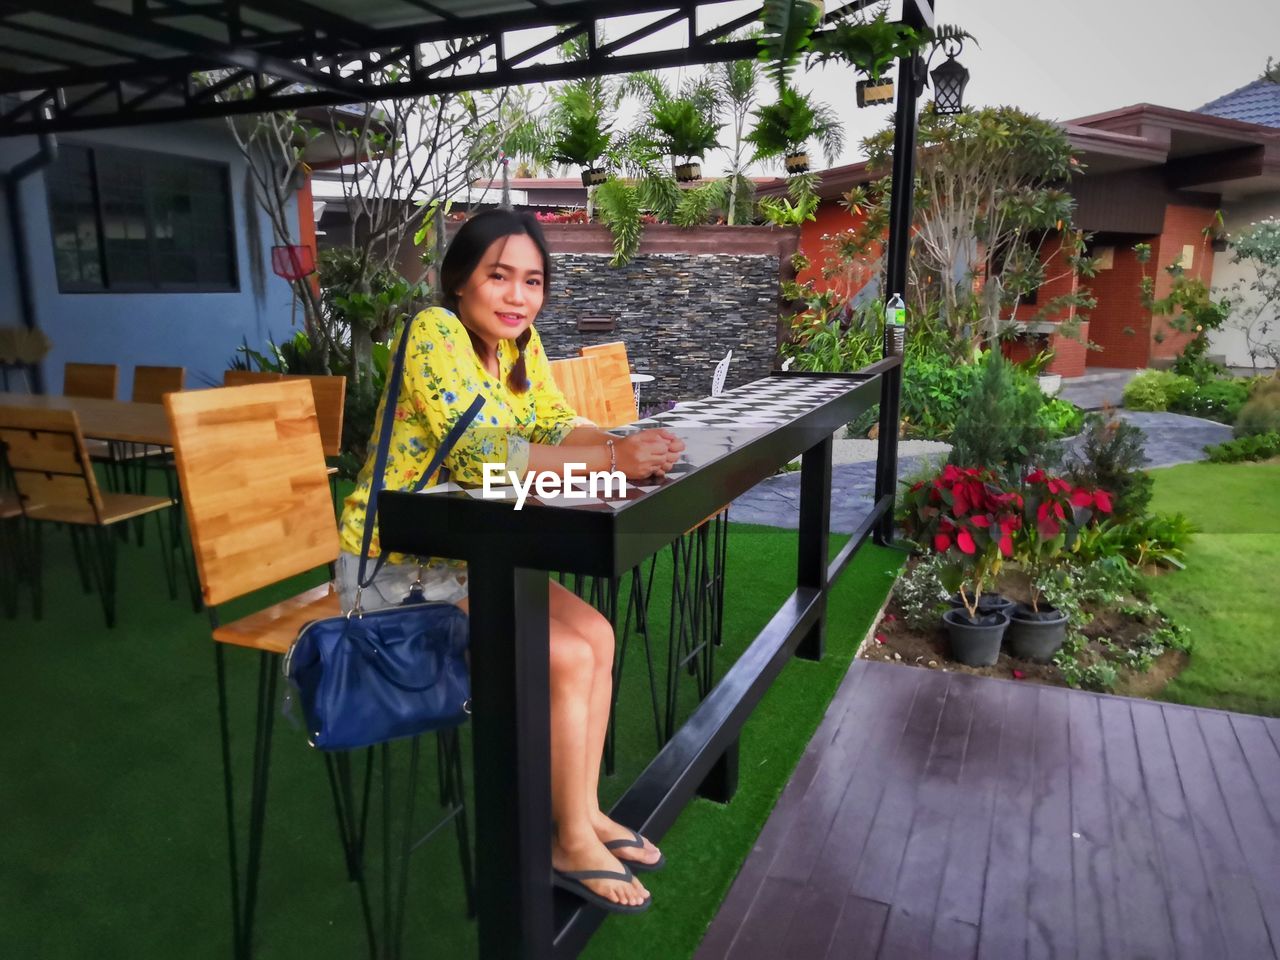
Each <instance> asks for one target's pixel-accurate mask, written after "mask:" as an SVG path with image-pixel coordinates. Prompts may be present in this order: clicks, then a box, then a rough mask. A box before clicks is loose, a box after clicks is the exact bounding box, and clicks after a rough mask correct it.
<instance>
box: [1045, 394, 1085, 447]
mask: <svg viewBox="0 0 1280 960" xmlns="http://www.w3.org/2000/svg"><path fill="white" fill-rule="evenodd" d="M1040 422H1041V423H1042V424H1044V426H1045V428H1046V429H1048V431H1049V435H1050V436H1051V437H1053V438H1054V439H1055V440H1056V439H1059V438H1061V437H1074V436H1075V435H1076V434H1077V433H1079V432H1080V428H1081V427H1082V426H1084V411H1083V410H1081V409H1080V408H1079V407H1077V406H1076V405H1075V404H1074V403H1070V402H1069V401H1066V400H1061V399H1059V398H1058V397H1050V398H1049V399H1048V400H1047V401H1046V403H1045V405H1044V406H1042V407H1041V408H1040Z"/></svg>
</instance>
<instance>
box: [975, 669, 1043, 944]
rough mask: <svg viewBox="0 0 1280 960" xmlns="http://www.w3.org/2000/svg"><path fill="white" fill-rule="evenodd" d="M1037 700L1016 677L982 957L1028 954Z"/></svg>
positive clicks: (1004, 734)
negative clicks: (1029, 875) (1029, 881)
mask: <svg viewBox="0 0 1280 960" xmlns="http://www.w3.org/2000/svg"><path fill="white" fill-rule="evenodd" d="M1036 701H1037V690H1036V689H1035V688H1034V687H1030V686H1021V685H1018V684H1014V683H1012V682H1011V684H1010V688H1009V701H1008V708H1007V710H1006V712H1005V720H1004V728H1003V730H1002V731H1001V736H1000V767H1001V770H1002V774H1001V777H1000V787H999V790H998V792H997V794H996V802H995V807H994V811H993V814H992V824H993V827H992V831H991V842H990V846H989V848H988V854H987V873H986V884H985V887H984V889H983V896H982V925H981V928H980V929H979V931H978V956H979V958H991V960H1017V958H1019V957H1025V956H1026V954H1027V883H1028V879H1029V877H1028V867H1029V860H1030V856H1031V808H1032V800H1033V797H1032V792H1031V786H1032V782H1031V781H1032V773H1033V769H1034V767H1033V764H1034V759H1035V757H1034V751H1035V730H1036Z"/></svg>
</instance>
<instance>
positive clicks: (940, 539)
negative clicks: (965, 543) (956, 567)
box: [933, 533, 951, 553]
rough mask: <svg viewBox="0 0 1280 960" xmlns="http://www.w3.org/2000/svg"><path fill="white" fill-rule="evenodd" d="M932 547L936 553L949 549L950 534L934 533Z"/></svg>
mask: <svg viewBox="0 0 1280 960" xmlns="http://www.w3.org/2000/svg"><path fill="white" fill-rule="evenodd" d="M933 549H935V550H937V551H938V553H946V552H947V551H948V550H950V549H951V534H949V533H935V534H934V535H933Z"/></svg>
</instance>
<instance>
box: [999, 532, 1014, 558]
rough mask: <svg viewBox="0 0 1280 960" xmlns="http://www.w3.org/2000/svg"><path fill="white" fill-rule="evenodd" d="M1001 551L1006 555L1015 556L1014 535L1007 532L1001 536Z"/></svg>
mask: <svg viewBox="0 0 1280 960" xmlns="http://www.w3.org/2000/svg"><path fill="white" fill-rule="evenodd" d="M1000 552H1001V553H1002V554H1004V555H1005V556H1006V557H1012V556H1013V537H1012V536H1010V535H1009V534H1007V533H1006V534H1003V535H1001V537H1000Z"/></svg>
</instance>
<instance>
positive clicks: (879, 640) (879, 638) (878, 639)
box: [876, 633, 884, 643]
mask: <svg viewBox="0 0 1280 960" xmlns="http://www.w3.org/2000/svg"><path fill="white" fill-rule="evenodd" d="M876 643H884V634H883V633H877V634H876Z"/></svg>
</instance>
